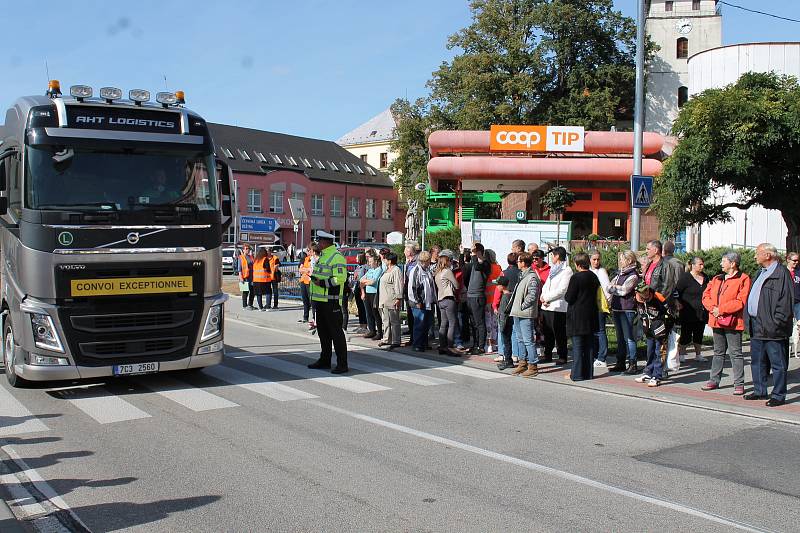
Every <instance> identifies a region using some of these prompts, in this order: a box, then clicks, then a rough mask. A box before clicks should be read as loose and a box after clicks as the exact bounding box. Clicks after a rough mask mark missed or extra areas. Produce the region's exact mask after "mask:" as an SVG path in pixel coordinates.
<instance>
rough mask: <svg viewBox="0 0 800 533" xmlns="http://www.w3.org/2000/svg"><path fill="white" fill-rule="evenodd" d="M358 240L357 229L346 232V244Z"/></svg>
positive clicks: (351, 243) (352, 243)
mask: <svg viewBox="0 0 800 533" xmlns="http://www.w3.org/2000/svg"><path fill="white" fill-rule="evenodd" d="M357 242H358V231H348V232H347V244H350V245H354V244H355V243H357Z"/></svg>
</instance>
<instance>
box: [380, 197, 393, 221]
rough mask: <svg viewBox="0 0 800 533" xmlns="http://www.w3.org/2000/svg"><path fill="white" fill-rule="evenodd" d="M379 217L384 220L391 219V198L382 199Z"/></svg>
mask: <svg viewBox="0 0 800 533" xmlns="http://www.w3.org/2000/svg"><path fill="white" fill-rule="evenodd" d="M381 218H382V219H384V220H391V219H392V201H391V200H384V201H383V211H382V212H381Z"/></svg>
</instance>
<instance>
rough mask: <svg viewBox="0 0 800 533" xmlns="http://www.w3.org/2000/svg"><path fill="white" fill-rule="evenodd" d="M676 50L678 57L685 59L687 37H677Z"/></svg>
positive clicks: (687, 48) (687, 46)
mask: <svg viewBox="0 0 800 533" xmlns="http://www.w3.org/2000/svg"><path fill="white" fill-rule="evenodd" d="M677 52H678V53H677V58H678V59H686V58H687V57H689V39H687V38H686V37H680V38H678V44H677Z"/></svg>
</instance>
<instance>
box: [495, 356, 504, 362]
mask: <svg viewBox="0 0 800 533" xmlns="http://www.w3.org/2000/svg"><path fill="white" fill-rule="evenodd" d="M505 360H506V359H505V357H503V356H502V355H499V356H497V357H495V358H494V362H495V363H501V362H503V361H505Z"/></svg>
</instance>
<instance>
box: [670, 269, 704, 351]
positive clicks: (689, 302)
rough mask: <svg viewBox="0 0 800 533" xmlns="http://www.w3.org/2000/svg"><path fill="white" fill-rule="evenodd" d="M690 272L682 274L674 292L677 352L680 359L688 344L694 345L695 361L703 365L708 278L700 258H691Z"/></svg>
mask: <svg viewBox="0 0 800 533" xmlns="http://www.w3.org/2000/svg"><path fill="white" fill-rule="evenodd" d="M690 265H691V266H690V270H689V271H688V272H684V273H683V274H682V275H681V277H680V278H679V279H678V285H677V288H676V290H677V291H678V299H677V300H676V305H677V308H678V312H679V315H678V323H679V324H680V326H681V336H680V338H679V339H678V350H679V353H680V356H681V357H685V355H686V348H687V347H688V346H689V344H690V343H691V344H693V345H694V357H695V360H696V361H698V362H700V363H705V362H706V358H705V357H703V353H702V350H703V331H704V330H705V327H706V323H707V322H708V312H707V311H706V310H705V308H704V307H703V292H705V290H706V287H707V286H708V276H706V275H705V273H704V272H703V267H705V263H704V262H703V258H702V257H693V258H692V261H691V263H690Z"/></svg>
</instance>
